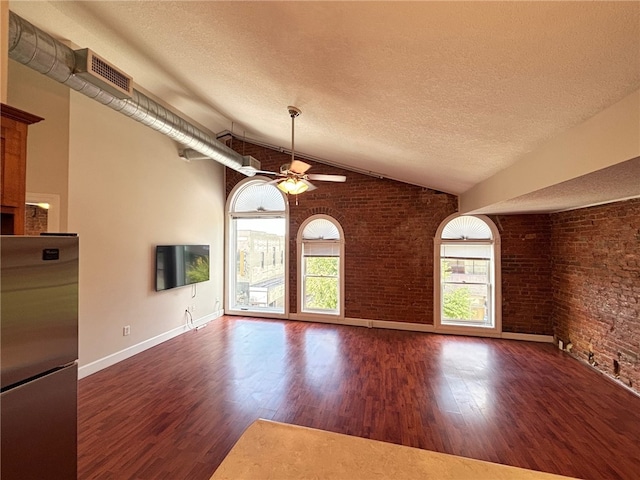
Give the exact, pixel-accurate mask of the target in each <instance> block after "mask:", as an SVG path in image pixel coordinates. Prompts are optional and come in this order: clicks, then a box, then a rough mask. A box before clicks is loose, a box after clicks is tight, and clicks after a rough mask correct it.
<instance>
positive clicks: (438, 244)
mask: <svg viewBox="0 0 640 480" xmlns="http://www.w3.org/2000/svg"><path fill="white" fill-rule="evenodd" d="M462 216H468V217H475V218H477V219H479V220H482V221H483V222H484V223H485V224H486V225H487V226H488V227H489V229H490V230H491V239H468V240H467V239H446V238H442V233H443V230H444V229H445V227H446V226H447V225H448V224H449V222H451V221H452V220H454V219H456V218H458V217H462ZM433 243H434V246H433V247H434V252H433V292H434V301H433V326H434V330H435V331H436V332H438V333H449V334H458V335H474V336H483V337H500V336H501V335H502V274H501V264H502V262H501V253H500V251H501V244H500V232H499V231H498V229H497V227H496V225H495V224H494V223H493V221H491V219H490V218H489V217H487V216H486V215H462V214H459V213H454V214H453V215H449V216H448V217H447V218H446V219H445V220H444V221H443V222H442V223H441V224H440V226H439V227H438V230H437V231H436V236H435V238H434V242H433ZM456 244H458V245H459V244H465V245H490V246H491V247H492V248H491V253H492V255H491V259H490V260H491V261H490V262H489V272H488V275H489V283H488V286H489V294H490V299H491V302H490V305H488V307H487V308H488V310H489V313H490V314H491V315H492V317H493V322H492V323H493V325H492V326H486V325H478V324H476V325H460V324H452V323H447V322H446V321H445V322H444V323H443V319H442V297H443V294H442V286H443V282H442V256H441V253H442V246H443V245H456Z"/></svg>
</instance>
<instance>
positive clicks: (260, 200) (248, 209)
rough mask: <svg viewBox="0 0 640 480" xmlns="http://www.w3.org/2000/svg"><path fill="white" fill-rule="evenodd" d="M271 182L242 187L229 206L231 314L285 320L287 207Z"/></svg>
mask: <svg viewBox="0 0 640 480" xmlns="http://www.w3.org/2000/svg"><path fill="white" fill-rule="evenodd" d="M269 181H270V179H267V178H263V177H252V178H249V179H247V180H245V181H243V182H240V183H239V184H238V185H236V187H235V188H234V189H233V191H232V192H231V194H230V195H229V199H228V200H227V212H228V217H227V251H226V258H227V262H226V265H227V291H226V294H225V300H226V302H225V310H226V311H227V312H229V313H243V314H244V313H249V312H255V313H259V314H260V315H261V316H284V315H286V313H287V309H288V308H287V306H288V301H287V299H288V288H287V282H286V278H287V275H286V272H287V270H288V261H287V258H288V255H287V253H286V250H287V238H288V234H287V231H288V227H287V225H288V222H287V218H288V205H287V202H286V199H285V198H284V195H283V194H282V193H281V192H280V190H278V189H277V188H276V186H275V185H270V184H268V182H269Z"/></svg>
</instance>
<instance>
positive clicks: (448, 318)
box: [434, 214, 502, 336]
mask: <svg viewBox="0 0 640 480" xmlns="http://www.w3.org/2000/svg"><path fill="white" fill-rule="evenodd" d="M434 244H435V251H434V259H435V262H434V286H435V292H434V299H435V302H434V326H435V329H436V330H437V331H442V332H446V333H461V334H474V335H486V336H497V335H499V334H500V333H501V332H502V315H501V311H502V309H501V288H500V284H501V281H500V235H499V233H498V229H497V228H496V226H495V225H494V223H493V222H492V221H491V219H489V218H488V217H486V216H484V215H459V214H455V215H452V216H450V217H448V218H447V219H446V220H445V221H444V222H442V224H441V225H440V227H439V228H438V231H437V233H436V238H435V242H434Z"/></svg>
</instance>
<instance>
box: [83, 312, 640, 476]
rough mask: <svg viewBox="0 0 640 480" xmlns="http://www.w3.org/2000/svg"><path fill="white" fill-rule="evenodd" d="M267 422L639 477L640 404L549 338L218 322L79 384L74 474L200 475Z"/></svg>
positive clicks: (557, 469)
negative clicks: (252, 429)
mask: <svg viewBox="0 0 640 480" xmlns="http://www.w3.org/2000/svg"><path fill="white" fill-rule="evenodd" d="M257 418H266V419H272V420H276V421H280V422H286V423H292V424H296V425H304V426H308V427H313V428H320V429H324V430H330V431H333V432H338V433H345V434H349V435H356V436H360V437H365V438H372V439H376V440H382V441H385V442H393V443H398V444H403V445H408V446H412V447H418V448H423V449H429V450H434V451H437V452H444V453H449V454H453V455H461V456H465V457H470V458H477V459H480V460H487V461H491V462H498V463H503V464H507V465H514V466H518V467H523V468H529V469H533V470H540V471H545V472H551V473H557V474H562V475H568V476H574V477H580V478H585V479H629V480H631V479H637V478H640V397H637V396H635V395H633V394H632V393H630V392H629V391H627V390H625V389H624V388H622V387H620V386H618V385H616V384H615V383H614V382H612V381H610V380H608V379H606V378H604V377H603V376H602V375H600V374H599V373H597V372H595V371H593V370H592V369H591V368H590V367H588V366H586V365H583V364H581V363H579V362H578V361H576V360H574V359H572V358H570V357H569V356H568V355H566V354H565V353H563V352H560V351H558V350H557V349H556V348H554V347H553V346H552V345H549V344H536V343H528V342H517V341H509V340H494V339H480V338H471V337H453V336H444V335H434V334H421V333H413V332H402V331H391V330H379V329H367V328H361V327H346V326H333V325H322V324H311V323H302V322H287V321H278V320H260V319H249V318H242V317H223V318H221V319H218V320H215V321H214V322H212V323H210V324H209V325H208V326H207V327H206V328H204V329H202V330H199V331H192V332H188V333H186V334H184V335H181V336H179V337H176V338H174V339H172V340H170V341H168V342H165V343H163V344H162V345H159V346H157V347H155V348H152V349H150V350H147V351H145V352H143V353H141V354H139V355H136V356H135V357H133V358H130V359H128V360H125V361H123V362H120V363H118V364H116V365H114V366H112V367H110V368H107V369H105V370H102V371H100V372H98V373H96V374H94V375H91V376H89V377H87V378H84V379H82V380H81V381H80V384H79V445H78V456H79V471H78V475H79V479H81V480H84V479H117V480H123V479H153V480H156V479H171V480H179V479H189V480H207V479H208V478H209V477H210V476H211V474H212V473H213V471H214V470H215V469H216V467H217V466H218V465H219V464H220V462H221V461H222V459H223V458H224V456H225V455H226V454H227V452H228V451H229V450H230V449H231V447H232V446H233V444H234V443H235V442H236V440H237V439H238V438H239V437H240V435H241V434H242V432H243V431H244V429H245V428H246V427H248V426H249V425H250V424H251V423H252V422H253V421H254V420H255V419H257Z"/></svg>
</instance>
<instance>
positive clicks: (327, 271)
mask: <svg viewBox="0 0 640 480" xmlns="http://www.w3.org/2000/svg"><path fill="white" fill-rule="evenodd" d="M338 262H339V258H338V257H305V259H304V271H305V273H306V274H307V275H319V276H332V277H335V276H337V275H338Z"/></svg>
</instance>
